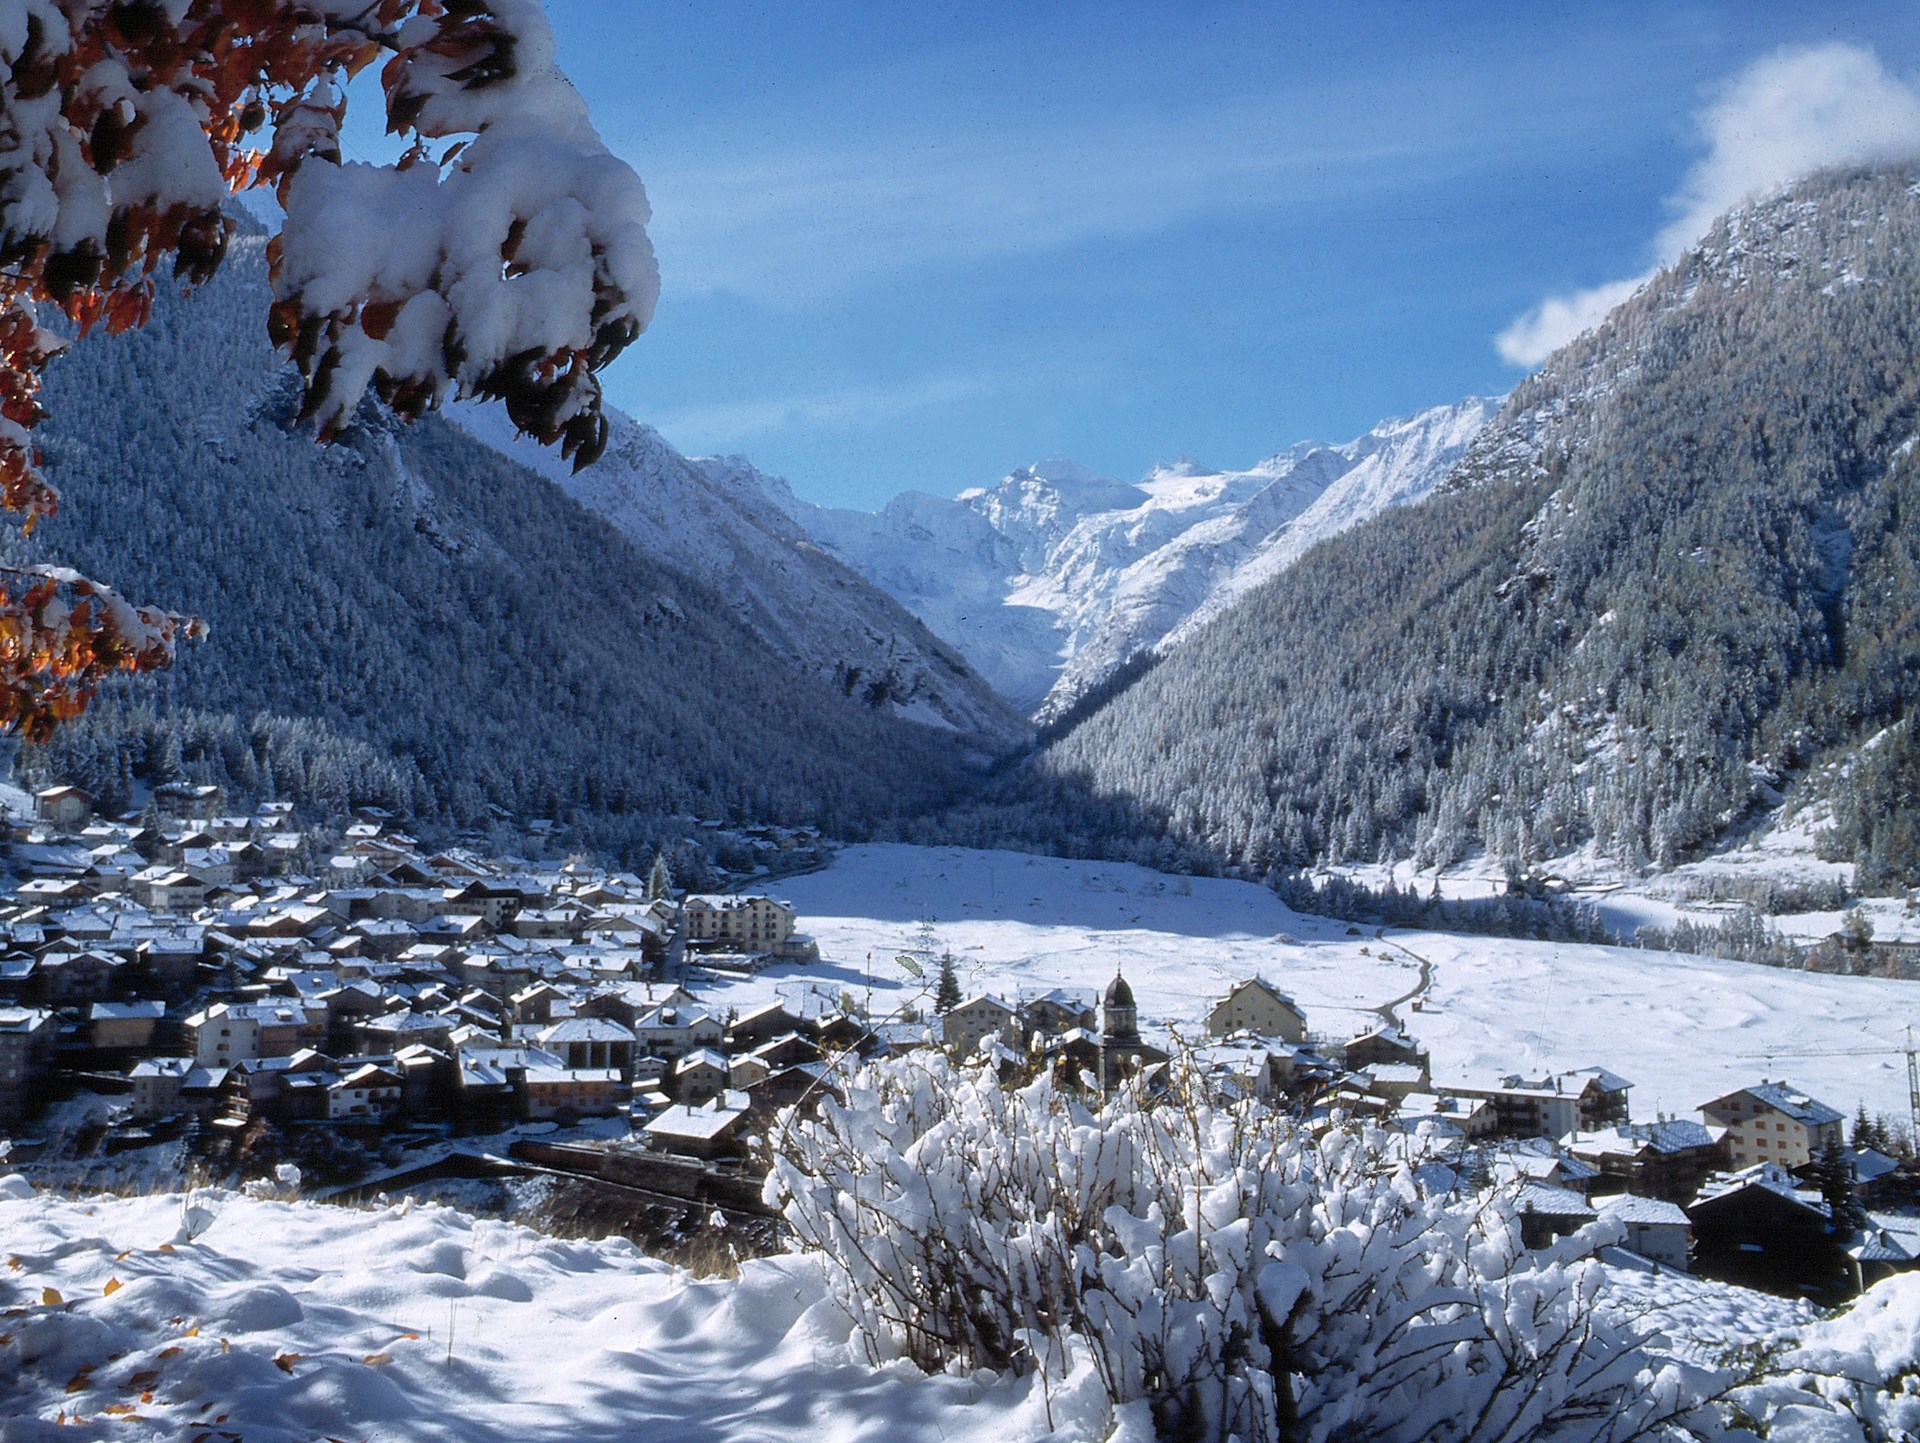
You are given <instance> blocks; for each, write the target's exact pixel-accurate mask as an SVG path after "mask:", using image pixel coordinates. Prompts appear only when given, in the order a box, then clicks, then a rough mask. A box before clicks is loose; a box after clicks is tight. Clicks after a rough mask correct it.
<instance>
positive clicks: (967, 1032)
mask: <svg viewBox="0 0 1920 1443" xmlns="http://www.w3.org/2000/svg"><path fill="white" fill-rule="evenodd" d="M1018 1017H1019V1014H1018V1013H1017V1012H1016V1011H1015V1009H1014V1008H1012V1007H1009V1006H1008V1005H1007V1004H1006V1003H1005V1002H1003V1001H1001V1000H1000V999H999V998H998V997H989V996H987V995H985V994H984V993H983V994H981V995H979V996H977V997H969V998H967V999H966V1000H965V1001H963V1002H961V1003H960V1004H959V1005H958V1006H956V1007H954V1008H952V1009H951V1010H950V1011H948V1012H947V1013H946V1015H945V1016H943V1017H942V1018H941V1019H940V1028H941V1031H940V1036H941V1040H942V1041H943V1042H945V1043H946V1045H947V1051H948V1052H950V1053H952V1054H953V1055H954V1056H955V1057H971V1056H973V1054H974V1053H976V1052H978V1051H979V1050H980V1045H981V1044H982V1043H983V1042H985V1041H986V1040H987V1039H988V1038H990V1037H991V1038H998V1039H999V1040H1000V1041H1001V1042H1004V1043H1008V1044H1011V1043H1012V1041H1013V1036H1014V1028H1015V1026H1016V1025H1017V1022H1018Z"/></svg>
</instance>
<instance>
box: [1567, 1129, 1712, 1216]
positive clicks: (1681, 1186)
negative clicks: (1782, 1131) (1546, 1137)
mask: <svg viewBox="0 0 1920 1443" xmlns="http://www.w3.org/2000/svg"><path fill="white" fill-rule="evenodd" d="M1560 1146H1561V1148H1562V1150H1564V1151H1565V1152H1566V1153H1567V1154H1568V1155H1569V1156H1570V1157H1577V1158H1579V1159H1580V1160H1581V1161H1582V1162H1586V1163H1590V1164H1592V1165H1593V1166H1594V1167H1596V1168H1598V1169H1599V1171H1600V1178H1601V1181H1600V1183H1599V1184H1598V1190H1600V1191H1604V1192H1629V1193H1637V1194H1639V1195H1640V1196H1642V1197H1647V1198H1656V1199H1659V1200H1661V1201H1663V1202H1669V1203H1681V1204H1685V1203H1689V1202H1692V1201H1693V1199H1694V1197H1695V1196H1696V1195H1697V1194H1698V1193H1699V1191H1700V1186H1701V1184H1702V1183H1704V1182H1705V1181H1706V1180H1707V1178H1708V1177H1710V1176H1711V1175H1712V1174H1714V1173H1716V1172H1720V1171H1723V1170H1724V1169H1725V1168H1726V1167H1727V1166H1728V1162H1729V1157H1730V1154H1729V1151H1728V1148H1727V1130H1726V1129H1725V1128H1722V1127H1708V1126H1705V1125H1704V1124H1702V1123H1698V1122H1690V1121H1686V1120H1684V1119H1678V1118H1676V1119H1673V1120H1671V1121H1662V1122H1629V1123H1620V1124H1618V1125H1616V1126H1614V1127H1610V1128H1607V1129H1605V1130H1604V1131H1600V1132H1571V1133H1568V1134H1567V1135H1566V1136H1565V1137H1564V1138H1562V1139H1561V1140H1560Z"/></svg>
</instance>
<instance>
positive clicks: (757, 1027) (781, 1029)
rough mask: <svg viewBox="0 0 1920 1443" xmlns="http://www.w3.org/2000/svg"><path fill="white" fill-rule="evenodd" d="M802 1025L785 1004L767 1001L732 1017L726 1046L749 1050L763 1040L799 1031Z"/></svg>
mask: <svg viewBox="0 0 1920 1443" xmlns="http://www.w3.org/2000/svg"><path fill="white" fill-rule="evenodd" d="M803 1025H804V1024H803V1023H802V1022H801V1020H800V1019H799V1018H798V1017H796V1016H794V1015H793V1014H792V1013H791V1012H789V1011H787V1009H786V1006H785V1004H783V1003H779V1002H769V1003H767V1004H765V1005H764V1006H761V1007H756V1008H754V1009H753V1010H752V1011H750V1012H743V1013H742V1014H740V1016H738V1017H736V1018H734V1019H733V1024H732V1025H731V1026H730V1027H728V1028H727V1046H728V1047H729V1048H731V1049H732V1050H733V1051H735V1052H751V1051H752V1050H753V1049H754V1048H756V1047H758V1046H759V1045H760V1044H761V1043H763V1042H771V1041H772V1040H773V1039H774V1038H776V1037H783V1036H785V1035H786V1034H788V1033H790V1032H797V1031H799V1030H800V1028H801V1027H802V1026H803Z"/></svg>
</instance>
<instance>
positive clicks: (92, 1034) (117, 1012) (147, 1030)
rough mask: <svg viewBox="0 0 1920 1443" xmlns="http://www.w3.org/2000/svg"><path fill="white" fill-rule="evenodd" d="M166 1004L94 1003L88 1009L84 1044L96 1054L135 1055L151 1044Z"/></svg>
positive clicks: (157, 1002)
mask: <svg viewBox="0 0 1920 1443" xmlns="http://www.w3.org/2000/svg"><path fill="white" fill-rule="evenodd" d="M166 1014H167V1004H166V1003H164V1002H159V1001H151V1000H149V1001H139V1002H96V1003H94V1004H93V1005H92V1006H91V1007H90V1008H88V1009H87V1042H88V1043H89V1045H91V1046H92V1047H93V1049H94V1050H95V1051H96V1052H137V1051H141V1050H144V1049H146V1048H149V1047H151V1046H152V1045H153V1038H154V1033H155V1032H156V1031H157V1030H158V1029H159V1026H160V1019H161V1018H163V1017H165V1016H166Z"/></svg>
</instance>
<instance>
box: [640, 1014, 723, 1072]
mask: <svg viewBox="0 0 1920 1443" xmlns="http://www.w3.org/2000/svg"><path fill="white" fill-rule="evenodd" d="M633 1034H634V1045H635V1047H636V1048H637V1049H638V1051H639V1052H641V1053H642V1054H644V1055H646V1056H649V1057H664V1058H666V1059H668V1060H669V1061H671V1060H672V1059H674V1058H676V1057H683V1056H685V1055H686V1054H687V1053H689V1052H691V1051H693V1050H694V1049H695V1048H700V1047H718V1046H719V1045H720V1044H721V1042H722V1041H723V1040H724V1039H725V1038H726V1028H725V1027H723V1026H722V1025H721V1024H720V1022H719V1020H718V1019H717V1018H715V1017H714V1016H712V1015H711V1014H710V1013H707V1012H703V1011H701V1010H700V1009H699V1008H697V1007H694V1006H692V1005H690V1004H686V1005H682V1004H676V1005H673V1006H668V1007H656V1008H654V1009H653V1010H652V1011H651V1012H648V1013H646V1014H645V1015H644V1016H641V1017H639V1018H637V1019H635V1021H634V1024H633Z"/></svg>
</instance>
